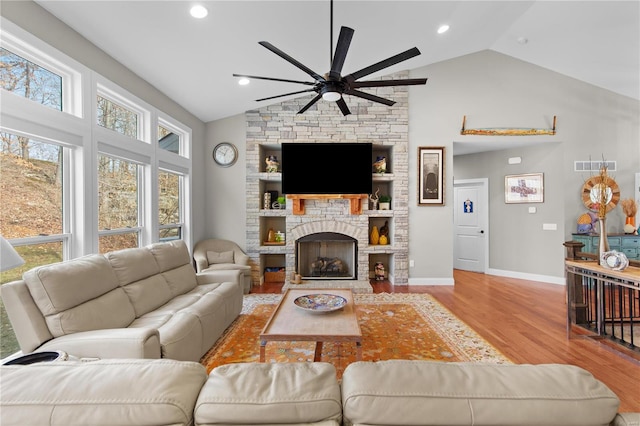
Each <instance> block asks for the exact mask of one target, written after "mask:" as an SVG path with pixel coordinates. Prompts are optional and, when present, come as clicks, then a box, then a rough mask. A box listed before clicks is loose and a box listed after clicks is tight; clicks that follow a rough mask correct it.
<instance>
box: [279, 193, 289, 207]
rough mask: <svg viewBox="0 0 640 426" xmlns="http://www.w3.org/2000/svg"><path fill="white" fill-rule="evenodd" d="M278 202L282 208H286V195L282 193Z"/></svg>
mask: <svg viewBox="0 0 640 426" xmlns="http://www.w3.org/2000/svg"><path fill="white" fill-rule="evenodd" d="M278 204H280V208H281V209H286V208H287V197H285V196H284V195H281V196H279V197H278Z"/></svg>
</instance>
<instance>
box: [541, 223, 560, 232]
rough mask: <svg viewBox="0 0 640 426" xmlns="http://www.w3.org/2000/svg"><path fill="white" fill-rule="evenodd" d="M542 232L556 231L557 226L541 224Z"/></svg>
mask: <svg viewBox="0 0 640 426" xmlns="http://www.w3.org/2000/svg"><path fill="white" fill-rule="evenodd" d="M542 230H543V231H557V230H558V225H557V224H555V223H543V224H542Z"/></svg>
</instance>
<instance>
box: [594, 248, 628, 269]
mask: <svg viewBox="0 0 640 426" xmlns="http://www.w3.org/2000/svg"><path fill="white" fill-rule="evenodd" d="M600 265H602V266H604V267H605V268H607V269H613V270H614V271H623V270H624V269H625V268H626V267H627V266H629V259H628V258H627V256H626V255H625V254H624V253H621V252H618V251H616V250H611V251H606V252H604V253H602V255H600Z"/></svg>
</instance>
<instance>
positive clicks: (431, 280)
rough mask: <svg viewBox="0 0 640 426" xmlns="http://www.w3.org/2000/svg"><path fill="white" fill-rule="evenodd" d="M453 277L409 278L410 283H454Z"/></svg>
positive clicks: (416, 284)
mask: <svg viewBox="0 0 640 426" xmlns="http://www.w3.org/2000/svg"><path fill="white" fill-rule="evenodd" d="M454 284H455V281H454V280H453V277H447V278H409V285H415V286H418V285H454Z"/></svg>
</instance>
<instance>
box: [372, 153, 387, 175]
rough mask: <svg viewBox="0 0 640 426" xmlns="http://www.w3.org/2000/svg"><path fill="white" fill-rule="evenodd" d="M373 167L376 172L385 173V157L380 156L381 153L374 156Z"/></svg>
mask: <svg viewBox="0 0 640 426" xmlns="http://www.w3.org/2000/svg"><path fill="white" fill-rule="evenodd" d="M373 169H374V170H375V172H376V173H379V174H383V173H386V171H387V158H386V157H384V156H382V155H378V156H377V157H376V162H375V163H373Z"/></svg>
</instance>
